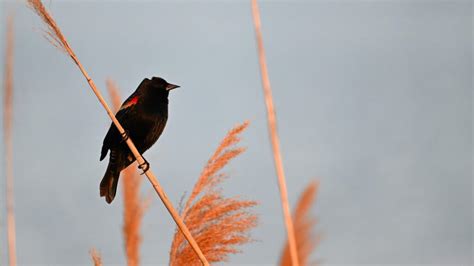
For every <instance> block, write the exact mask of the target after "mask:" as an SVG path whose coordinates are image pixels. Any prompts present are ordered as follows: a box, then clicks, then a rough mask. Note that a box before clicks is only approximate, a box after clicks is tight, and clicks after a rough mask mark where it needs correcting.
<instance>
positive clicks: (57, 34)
mask: <svg viewBox="0 0 474 266" xmlns="http://www.w3.org/2000/svg"><path fill="white" fill-rule="evenodd" d="M28 3H29V4H30V6H31V7H32V8H33V9H34V11H35V12H36V13H37V14H38V15H39V16H40V17H41V19H42V20H43V21H44V22H45V23H46V24H47V26H48V28H49V30H50V31H49V32H47V36H49V37H50V38H51V39H52V40H51V41H52V42H53V44H57V45H56V47H58V48H59V49H61V50H63V51H65V52H66V53H67V54H68V55H69V56H70V57H71V59H72V60H73V61H74V63H76V65H77V66H78V67H79V70H80V71H81V73H82V75H83V76H84V77H85V78H86V80H87V83H88V84H89V86H90V87H91V89H92V91H93V92H94V94H95V95H96V97H97V99H98V100H99V102H100V104H101V105H102V106H103V107H104V109H105V111H106V112H107V115H108V116H109V117H110V119H111V120H112V122H113V123H114V125H115V126H116V127H117V129H118V131H119V133H120V134H125V130H124V128H123V127H122V125H120V123H119V121H118V120H117V118H115V115H114V113H113V112H112V110H111V109H110V107H109V106H108V104H107V102H106V101H105V99H104V97H103V96H102V94H101V92H100V91H99V90H98V89H97V86H96V85H95V83H94V81H93V80H92V78H91V77H90V76H89V74H88V73H87V71H86V70H85V68H84V67H83V66H82V64H81V62H80V61H79V59H78V58H77V56H76V54H75V53H74V51H73V50H72V48H71V46H70V45H69V43H68V42H67V40H66V38H65V37H64V35H63V34H62V32H61V30H60V29H59V27H58V26H57V24H56V22H55V21H54V19H53V18H52V16H51V15H50V14H49V13H48V12H47V11H46V9H45V8H44V6H43V3H42V2H41V0H28ZM126 143H127V145H128V147H129V148H130V151H131V152H132V154H133V156H134V157H135V159H136V160H137V162H138V164H139V165H142V164H144V163H145V159H144V158H143V156H142V155H141V154H140V152H138V150H137V148H136V147H135V144H133V141H132V139H131V138H128V139H127V141H126ZM144 174H145V175H146V176H147V178H148V180H149V181H150V183H151V184H152V186H153V188H154V189H155V191H156V193H157V194H158V196H159V197H160V199H161V201H162V202H163V204H164V205H165V207H166V209H167V210H168V212H169V213H170V214H171V216H172V217H173V220H174V221H175V222H176V225H177V226H178V228H179V229H180V230H181V232H182V233H183V235H184V237H185V238H186V240H188V242H189V244H190V245H191V246H192V248H193V250H194V252H196V255H197V256H198V257H199V259H200V260H201V263H202V264H203V265H209V263H208V262H207V260H206V258H205V257H204V255H203V253H202V251H201V249H200V248H199V246H198V245H197V243H196V241H195V240H194V238H193V236H192V235H191V233H190V232H189V229H188V228H187V227H186V225H185V224H184V223H183V221H182V220H181V218H180V216H179V213H178V212H177V211H176V209H175V208H174V207H173V205H172V204H171V201H170V200H169V199H168V197H167V196H166V193H165V192H164V190H163V188H162V187H161V185H160V183H159V182H158V180H157V178H156V176H155V174H154V173H153V172H152V171H151V168H149V169H148V170H147V171H146V172H145V173H144Z"/></svg>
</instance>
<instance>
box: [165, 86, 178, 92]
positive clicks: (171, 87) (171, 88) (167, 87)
mask: <svg viewBox="0 0 474 266" xmlns="http://www.w3.org/2000/svg"><path fill="white" fill-rule="evenodd" d="M176 88H179V86H178V85H174V84H168V85H167V86H166V90H167V91H170V90H174V89H176Z"/></svg>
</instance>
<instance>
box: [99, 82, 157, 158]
mask: <svg viewBox="0 0 474 266" xmlns="http://www.w3.org/2000/svg"><path fill="white" fill-rule="evenodd" d="M149 81H150V80H149V79H144V80H143V81H142V82H141V83H140V85H138V88H137V89H136V90H135V92H134V93H132V95H130V97H128V98H127V100H125V102H124V103H123V104H122V106H121V107H120V109H119V111H118V112H117V114H116V115H115V117H116V118H117V120H118V121H119V122H120V124H121V125H122V127H123V128H125V129H126V128H128V124H129V123H133V119H132V118H131V116H133V114H134V113H135V105H136V104H137V103H138V101H139V100H140V99H139V90H140V88H142V87H144V86H146V85H147V84H148V82H149ZM121 140H122V136H121V135H120V133H119V131H118V129H117V127H116V126H115V125H114V123H112V124H111V125H110V128H109V131H107V134H106V135H105V138H104V141H103V143H102V150H101V153H100V160H101V161H102V160H103V159H104V158H105V156H106V155H107V152H108V151H109V149H112V148H114V147H115V146H117V145H119V144H120V143H121Z"/></svg>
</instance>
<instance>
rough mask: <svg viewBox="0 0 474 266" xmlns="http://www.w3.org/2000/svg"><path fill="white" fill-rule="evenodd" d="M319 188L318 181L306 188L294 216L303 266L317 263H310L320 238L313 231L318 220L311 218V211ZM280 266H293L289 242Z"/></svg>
mask: <svg viewBox="0 0 474 266" xmlns="http://www.w3.org/2000/svg"><path fill="white" fill-rule="evenodd" d="M318 187H319V183H318V182H316V181H313V182H311V183H310V184H309V185H308V186H307V187H306V189H305V190H304V191H303V193H302V194H301V196H300V198H299V200H298V204H297V205H296V209H295V212H294V214H293V219H294V221H295V237H296V247H297V249H298V260H299V263H300V264H301V265H316V263H310V262H309V258H310V256H311V253H312V252H313V250H314V248H315V247H316V245H317V244H318V243H319V236H318V235H316V234H315V232H314V231H313V229H314V226H315V225H316V218H314V217H312V216H311V209H312V207H313V206H314V201H315V199H316V194H317V191H318ZM280 266H291V258H290V250H289V247H288V242H286V244H285V247H284V249H283V251H282V254H281V258H280Z"/></svg>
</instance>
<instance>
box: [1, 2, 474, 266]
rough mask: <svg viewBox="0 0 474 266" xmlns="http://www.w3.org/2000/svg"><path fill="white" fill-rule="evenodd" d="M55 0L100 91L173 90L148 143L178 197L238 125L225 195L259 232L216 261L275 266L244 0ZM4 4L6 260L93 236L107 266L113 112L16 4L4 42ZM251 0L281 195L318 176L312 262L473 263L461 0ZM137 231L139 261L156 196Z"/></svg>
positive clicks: (158, 253)
mask: <svg viewBox="0 0 474 266" xmlns="http://www.w3.org/2000/svg"><path fill="white" fill-rule="evenodd" d="M61 2H62V1H53V0H52V1H45V4H46V6H47V7H48V8H49V9H50V10H51V12H52V14H53V16H54V17H55V18H56V20H57V22H58V24H59V26H60V27H61V29H62V30H63V33H64V34H65V36H66V37H67V38H68V40H69V42H70V44H71V45H72V47H73V49H74V50H75V51H76V54H77V56H78V57H79V59H80V60H81V61H82V63H83V64H84V66H85V67H86V69H87V70H88V71H89V73H90V74H91V76H92V78H93V79H94V80H95V82H96V83H97V85H99V86H100V88H101V89H102V91H103V92H105V80H106V78H108V77H109V78H112V79H114V80H115V81H116V82H117V83H118V85H119V86H120V88H121V93H122V95H123V96H124V97H125V96H128V95H129V94H130V93H131V92H132V91H133V90H135V88H136V86H137V85H138V84H139V83H140V81H141V80H142V79H143V78H145V77H148V78H149V77H152V76H161V77H164V78H165V79H167V80H168V81H169V82H172V83H176V84H179V85H181V86H182V88H180V89H179V90H176V91H174V92H173V93H172V94H171V95H170V116H169V120H168V125H167V128H166V129H165V132H164V134H163V135H162V137H161V138H160V140H159V141H158V143H157V144H156V145H155V146H154V147H153V148H152V149H151V150H149V151H148V152H147V153H146V158H147V159H148V161H149V162H150V163H151V165H152V168H153V170H154V171H155V173H156V174H157V176H158V177H159V179H160V182H161V183H162V185H163V187H164V189H165V190H166V192H167V193H168V195H169V198H170V199H171V200H172V201H173V203H174V204H175V205H177V204H178V202H179V199H180V198H181V196H182V194H183V193H184V192H185V191H190V190H191V188H192V186H193V184H194V182H195V180H196V178H197V177H198V175H199V173H200V170H201V168H202V167H203V166H204V164H205V162H206V161H207V159H208V157H209V156H210V155H211V153H212V152H213V150H214V149H215V147H216V146H217V144H218V142H219V141H220V140H221V138H222V137H223V136H224V135H225V133H226V131H227V130H228V129H230V128H232V127H233V126H234V125H235V124H237V123H240V122H242V121H244V120H246V119H249V120H250V121H251V126H250V128H249V129H248V130H247V131H246V132H245V133H244V134H243V141H242V145H243V146H245V147H247V148H248V151H247V152H246V153H244V154H243V155H242V156H241V157H239V158H238V159H236V160H235V161H233V162H232V163H231V164H230V165H229V167H227V168H226V172H227V173H229V174H230V177H231V178H230V179H228V180H227V181H226V183H225V186H224V194H225V195H228V196H235V195H241V196H242V197H245V198H247V199H253V200H257V201H259V202H260V205H259V207H258V208H256V210H255V211H256V212H257V213H258V214H259V217H260V224H259V226H258V227H257V228H256V229H255V230H254V231H252V236H253V237H254V238H255V239H257V241H256V242H254V243H251V244H249V245H246V246H244V247H243V253H242V254H238V255H232V256H231V257H230V263H229V265H240V264H253V265H259V264H268V265H274V264H275V263H276V262H277V259H278V257H279V254H280V250H281V248H282V245H283V242H284V238H285V229H284V225H283V222H282V218H281V217H282V216H281V209H280V206H279V204H278V201H279V196H278V195H279V194H278V188H277V182H276V177H275V171H274V168H273V162H272V157H271V153H270V144H269V141H268V136H267V129H266V120H265V107H264V101H263V98H262V89H261V83H260V76H259V69H258V64H257V63H258V62H257V54H256V45H255V39H254V31H253V25H252V18H251V9H250V5H249V1H204V0H203V1H179V2H173V1H159V2H108V1H87V2H86V1H73V2H72V1H69V2H68V3H61ZM7 7H10V8H11V9H12V10H13V11H14V13H15V44H16V45H15V67H14V70H15V76H14V83H15V92H14V98H15V99H14V119H15V120H14V149H15V155H14V164H15V166H14V172H15V207H16V209H15V210H16V219H17V220H16V221H17V250H18V261H19V265H32V264H36V265H53V264H58V265H66V264H70V265H82V264H84V265H90V258H89V255H88V251H89V249H90V248H92V247H95V248H97V249H98V250H99V251H100V252H101V253H102V256H103V259H104V262H105V265H112V264H123V263H124V261H125V260H124V252H123V248H122V246H123V244H122V236H121V226H122V223H123V220H122V203H121V201H122V195H118V197H117V199H116V200H115V201H114V203H113V204H112V205H108V204H106V203H105V201H104V200H103V198H99V195H98V185H99V182H100V179H101V178H102V176H103V173H104V171H105V168H106V162H105V161H104V162H99V152H100V147H101V143H102V139H103V137H104V135H105V133H106V130H107V128H108V126H109V123H110V122H109V119H108V117H107V116H106V114H105V112H104V111H103V110H102V109H101V107H100V105H99V104H98V102H97V100H96V99H95V97H94V96H93V94H92V92H91V91H90V89H89V87H88V85H87V83H86V82H85V80H84V78H83V77H82V76H81V74H80V72H79V71H78V69H77V68H76V67H75V66H74V65H73V63H72V62H71V60H70V59H69V58H68V57H67V56H65V55H63V54H62V53H61V52H59V51H58V50H57V49H55V48H53V47H52V46H51V45H50V44H49V43H48V42H47V41H46V40H45V39H44V38H43V37H42V36H41V29H42V26H41V24H40V20H39V19H38V18H37V17H36V16H35V15H34V14H33V12H31V11H30V10H28V9H27V8H26V7H25V6H24V5H23V4H21V3H13V2H10V3H6V2H5V1H4V0H2V3H0V8H1V10H0V11H1V12H0V16H1V17H0V21H1V22H0V25H1V27H0V36H2V37H1V40H2V41H1V42H0V51H2V52H1V54H2V55H3V51H4V37H3V36H5V31H4V28H5V27H4V22H5V14H6V13H7V12H6V11H7ZM260 9H261V15H262V23H263V28H262V30H263V35H264V42H265V47H266V52H267V59H268V65H269V74H270V78H271V82H272V85H273V93H274V100H275V104H276V110H277V115H278V122H279V131H280V137H281V145H282V151H283V159H284V164H285V168H286V174H287V179H288V192H289V197H290V200H291V203H292V205H293V204H294V203H295V201H296V199H297V197H298V195H299V193H300V192H301V191H302V190H303V188H304V187H305V186H306V185H307V184H308V183H309V182H310V181H311V180H313V179H318V180H320V182H321V186H320V193H319V194H318V198H317V203H316V207H315V209H314V210H313V213H314V214H315V215H317V216H318V218H319V224H318V225H317V230H318V231H319V232H321V233H322V234H323V240H322V242H321V245H320V246H318V247H317V249H316V252H315V254H314V255H315V256H314V258H316V259H321V260H323V261H324V263H325V264H326V265H331V264H351V265H352V264H376V265H380V264H422V263H425V264H444V265H447V264H450V265H470V264H472V257H471V256H472V239H473V228H472V158H473V157H472V55H473V54H472V2H471V1H443V2H437V1H408V0H406V1H380V2H379V1H298V2H296V1H295V2H294V1H265V2H263V3H261V5H260ZM0 72H1V73H3V65H0ZM1 95H2V96H3V92H2V94H1ZM2 104H3V101H2V103H0V105H2ZM0 134H3V133H0ZM0 147H1V148H2V150H3V143H2V144H0ZM0 158H1V159H2V164H1V165H2V168H1V169H4V168H3V166H4V163H3V161H4V157H3V153H2V155H1V156H0ZM4 176H5V174H4V170H2V171H1V173H0V185H1V186H2V187H4V179H5V178H4ZM143 187H144V188H143V190H144V191H148V190H149V189H150V185H149V184H148V182H144V183H143ZM119 190H120V188H119ZM0 195H2V196H1V199H0V203H1V204H2V205H1V206H4V197H3V192H2V193H1V194H0ZM2 208H3V207H2ZM1 213H2V214H1V215H0V219H1V223H0V239H1V240H2V241H1V242H0V264H2V265H3V264H5V263H6V251H5V245H6V241H5V238H6V237H5V215H4V214H5V212H4V211H2V212H1ZM142 231H143V245H142V249H141V250H142V261H143V262H144V264H154V265H157V264H166V263H167V262H168V251H169V246H170V243H171V237H172V233H173V232H174V224H173V222H172V220H171V218H170V217H169V215H168V214H167V213H166V211H165V209H164V207H163V206H162V204H161V202H160V201H159V200H158V199H157V198H155V199H154V200H153V203H152V205H151V207H150V209H149V211H148V212H147V214H146V216H145V218H144V221H143V227H142Z"/></svg>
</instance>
